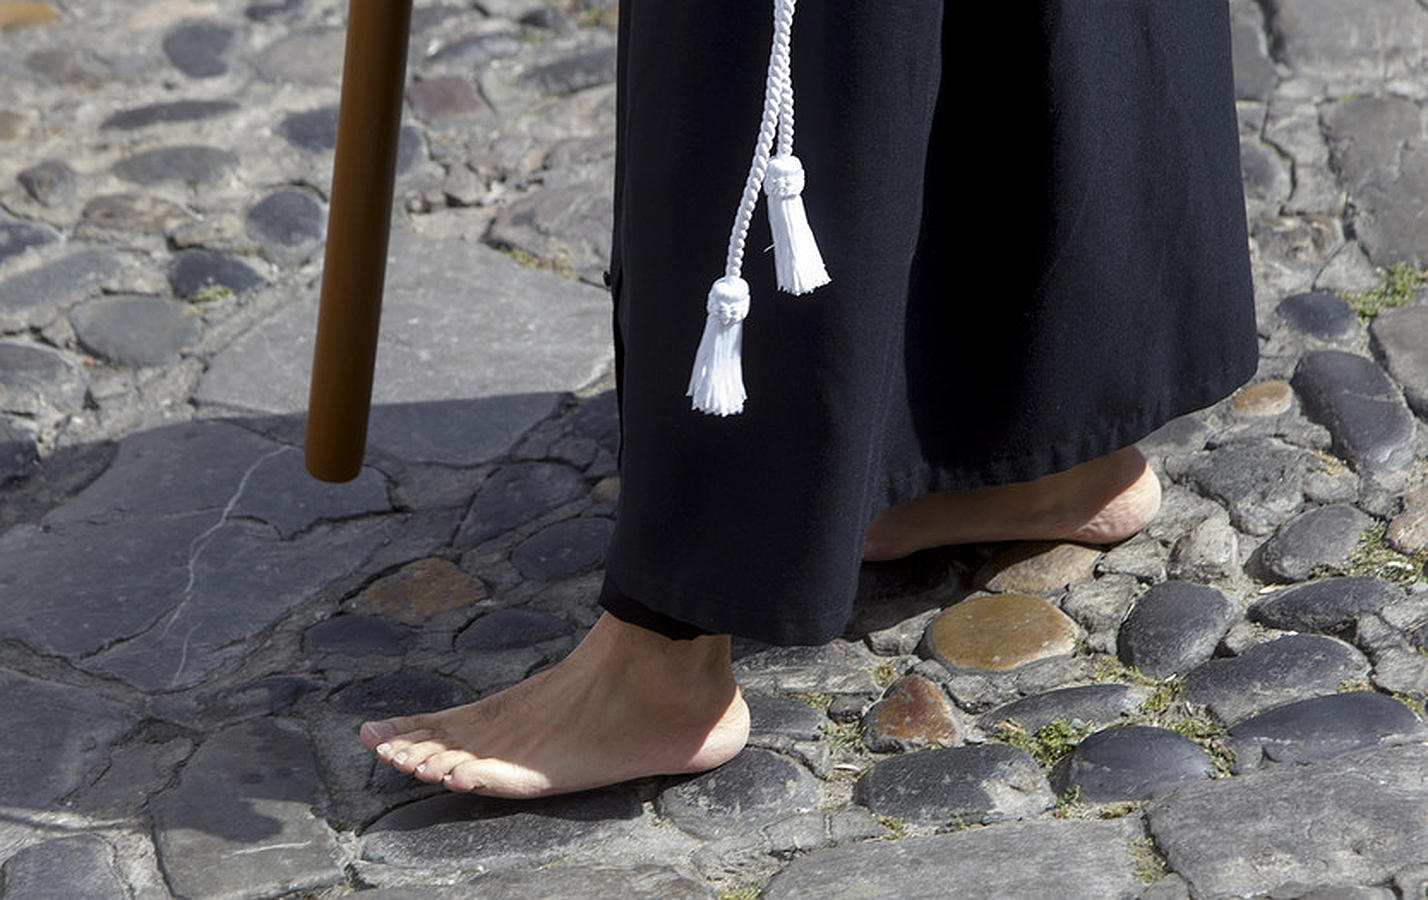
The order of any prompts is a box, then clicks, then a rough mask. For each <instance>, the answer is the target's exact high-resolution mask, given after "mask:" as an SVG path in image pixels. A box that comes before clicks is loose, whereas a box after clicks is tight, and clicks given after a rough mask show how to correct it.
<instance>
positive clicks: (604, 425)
mask: <svg viewBox="0 0 1428 900" xmlns="http://www.w3.org/2000/svg"><path fill="white" fill-rule="evenodd" d="M569 421H570V425H571V427H572V428H574V429H575V431H576V432H578V433H579V434H581V435H584V436H585V437H588V438H590V439H591V440H593V441H595V442H596V443H597V444H599V445H600V446H601V447H603V448H605V449H606V450H608V451H610V452H611V453H618V452H619V450H620V406H619V401H618V400H617V399H616V397H615V392H614V391H603V392H601V393H599V394H596V395H595V396H593V397H590V398H589V399H586V400H584V401H581V403H580V405H579V406H577V407H576V408H575V410H574V412H572V413H571V414H570V417H569Z"/></svg>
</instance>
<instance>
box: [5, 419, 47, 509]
mask: <svg viewBox="0 0 1428 900" xmlns="http://www.w3.org/2000/svg"><path fill="white" fill-rule="evenodd" d="M39 458H40V449H39V444H37V443H36V441H35V435H34V433H33V432H32V431H31V430H30V429H28V428H25V427H23V426H21V425H20V420H19V419H14V418H11V417H9V416H0V484H4V483H5V482H7V481H9V480H11V479H12V478H23V477H24V476H26V475H28V474H29V473H30V470H31V469H33V468H34V467H35V463H36V462H37V461H38V460H39ZM0 530H4V529H3V528H0Z"/></svg>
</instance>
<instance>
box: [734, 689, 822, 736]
mask: <svg viewBox="0 0 1428 900" xmlns="http://www.w3.org/2000/svg"><path fill="white" fill-rule="evenodd" d="M744 700H745V702H747V703H748V704H749V720H750V725H749V732H750V733H751V734H756V735H757V734H781V735H784V736H786V737H790V738H793V739H794V740H796V741H816V740H818V738H819V737H821V736H822V732H821V731H820V728H821V727H822V726H823V725H824V724H825V723H827V722H828V716H826V715H825V714H824V713H822V712H820V711H819V710H816V709H814V708H813V707H811V706H809V705H808V704H807V703H804V702H802V701H801V700H795V699H793V698H792V697H776V696H770V695H768V694H747V693H746V694H745V695H744Z"/></svg>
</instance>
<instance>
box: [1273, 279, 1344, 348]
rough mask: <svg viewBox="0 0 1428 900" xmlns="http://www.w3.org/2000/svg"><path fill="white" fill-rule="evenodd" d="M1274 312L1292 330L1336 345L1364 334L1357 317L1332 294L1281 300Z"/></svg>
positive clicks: (1291, 297) (1308, 295)
mask: <svg viewBox="0 0 1428 900" xmlns="http://www.w3.org/2000/svg"><path fill="white" fill-rule="evenodd" d="M1275 311H1276V312H1277V313H1279V316H1280V318H1282V319H1283V320H1284V321H1285V322H1287V323H1288V324H1289V327H1290V328H1293V329H1294V330H1295V331H1298V332H1302V333H1303V334H1307V335H1310V336H1312V337H1316V338H1319V339H1320V340H1324V341H1332V342H1333V343H1336V344H1344V343H1348V342H1350V341H1352V340H1353V339H1354V338H1356V337H1358V336H1359V334H1360V333H1361V332H1362V331H1363V329H1362V328H1361V327H1360V326H1359V317H1358V316H1356V315H1354V314H1353V311H1352V310H1350V309H1349V305H1348V304H1347V303H1345V302H1344V301H1343V300H1340V299H1339V297H1338V296H1337V295H1335V294H1328V293H1323V292H1317V291H1316V292H1313V293H1307V294H1294V295H1293V296H1290V297H1285V298H1284V299H1283V300H1281V301H1280V302H1279V305H1278V306H1276V307H1275Z"/></svg>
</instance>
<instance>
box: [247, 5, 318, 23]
mask: <svg viewBox="0 0 1428 900" xmlns="http://www.w3.org/2000/svg"><path fill="white" fill-rule="evenodd" d="M306 11H307V0H276V2H271V3H249V4H248V6H247V8H246V9H244V10H243V15H245V16H247V17H248V18H249V19H252V20H253V21H254V22H291V21H293V20H295V19H297V18H298V17H299V16H301V15H302V14H303V13H304V12H306Z"/></svg>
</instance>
